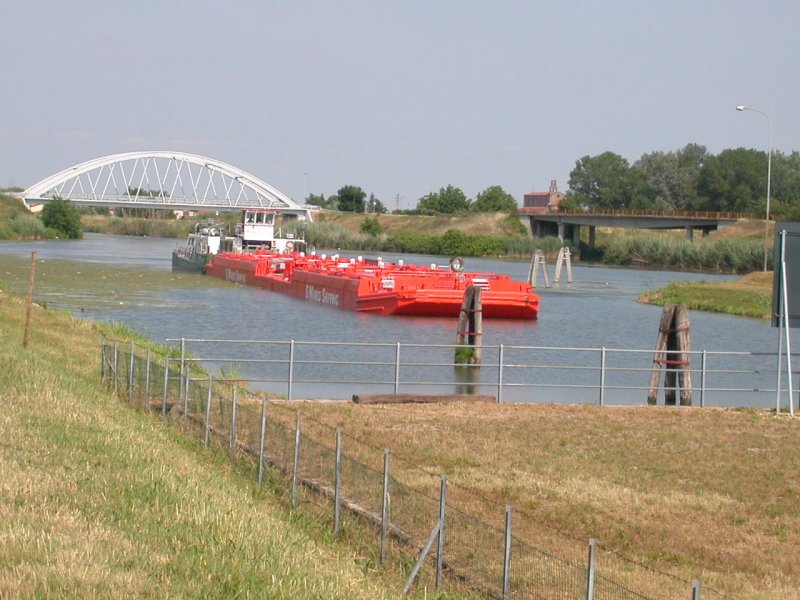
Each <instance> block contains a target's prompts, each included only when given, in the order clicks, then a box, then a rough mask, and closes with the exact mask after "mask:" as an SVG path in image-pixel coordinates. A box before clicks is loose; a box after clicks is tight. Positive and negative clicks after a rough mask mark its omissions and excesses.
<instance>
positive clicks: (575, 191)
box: [568, 152, 633, 208]
mask: <svg viewBox="0 0 800 600" xmlns="http://www.w3.org/2000/svg"><path fill="white" fill-rule="evenodd" d="M631 187H632V186H631V174H630V166H629V165H628V161H627V160H626V159H625V158H623V157H622V156H620V155H619V154H615V153H613V152H604V153H603V154H598V155H597V156H584V157H583V158H581V159H580V160H578V161H577V162H576V163H575V168H574V169H573V170H572V172H570V174H569V192H568V194H569V195H570V196H572V197H573V198H574V200H575V201H576V202H577V203H578V204H580V205H587V206H589V207H590V208H628V207H629V206H630V205H631V197H632V195H633V193H632V192H633V190H632V189H631Z"/></svg>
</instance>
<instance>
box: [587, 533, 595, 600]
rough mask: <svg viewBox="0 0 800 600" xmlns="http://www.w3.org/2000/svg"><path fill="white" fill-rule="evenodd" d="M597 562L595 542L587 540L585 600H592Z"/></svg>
mask: <svg viewBox="0 0 800 600" xmlns="http://www.w3.org/2000/svg"><path fill="white" fill-rule="evenodd" d="M596 562H597V540H596V539H595V538H589V565H588V568H587V569H586V600H594V576H595V566H596Z"/></svg>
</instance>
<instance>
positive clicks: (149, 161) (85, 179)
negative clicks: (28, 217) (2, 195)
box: [22, 151, 311, 220]
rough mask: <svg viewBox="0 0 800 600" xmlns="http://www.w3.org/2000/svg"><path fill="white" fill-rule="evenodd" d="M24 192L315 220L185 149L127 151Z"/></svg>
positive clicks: (86, 201) (40, 199) (31, 197)
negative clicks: (268, 210) (255, 211)
mask: <svg viewBox="0 0 800 600" xmlns="http://www.w3.org/2000/svg"><path fill="white" fill-rule="evenodd" d="M22 196H23V198H24V200H25V202H26V203H27V204H28V206H31V205H34V204H43V203H46V202H49V201H50V200H52V199H53V198H56V197H58V198H63V199H66V200H70V201H71V202H73V203H75V204H76V205H83V206H126V207H135V208H169V209H178V210H223V211H224V210H239V209H242V208H252V207H255V208H271V209H276V210H280V211H281V212H284V213H294V214H296V215H297V216H298V217H301V218H306V219H308V220H311V214H310V211H309V210H308V209H306V208H304V207H302V206H301V205H299V204H298V203H297V202H295V201H294V200H292V199H291V198H289V196H287V195H286V194H284V193H282V192H281V191H279V190H277V189H276V188H274V187H272V186H271V185H269V184H268V183H266V182H265V181H262V180H261V179H259V178H257V177H255V176H254V175H251V174H250V173H247V172H246V171H242V170H241V169H238V168H236V167H234V166H232V165H229V164H226V163H223V162H220V161H218V160H214V159H212V158H208V157H206V156H200V155H197V154H186V153H184V152H163V151H145V152H125V153H122V154H112V155H110V156H103V157H100V158H95V159H93V160H88V161H86V162H83V163H80V164H78V165H75V166H72V167H69V168H68V169H64V170H63V171H60V172H58V173H55V174H54V175H51V176H50V177H47V178H45V179H42V180H41V181H40V182H38V183H36V184H34V185H32V186H31V187H29V188H28V189H26V190H25V191H24V192H23V193H22Z"/></svg>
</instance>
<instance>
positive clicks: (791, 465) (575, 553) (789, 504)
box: [273, 402, 800, 598]
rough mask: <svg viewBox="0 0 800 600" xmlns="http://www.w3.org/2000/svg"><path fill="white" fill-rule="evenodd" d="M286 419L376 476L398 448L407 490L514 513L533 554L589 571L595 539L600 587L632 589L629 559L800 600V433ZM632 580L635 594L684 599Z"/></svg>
mask: <svg viewBox="0 0 800 600" xmlns="http://www.w3.org/2000/svg"><path fill="white" fill-rule="evenodd" d="M292 406H293V407H294V406H298V407H300V408H301V410H302V411H303V414H304V423H306V428H308V430H309V431H311V430H313V428H314V427H316V428H317V429H318V432H317V433H314V435H322V436H327V437H330V433H329V432H326V431H325V428H324V427H322V426H321V425H320V424H323V423H324V424H327V425H330V426H331V427H335V426H342V427H343V428H344V431H345V432H346V433H347V434H349V437H348V441H347V442H346V448H345V452H347V453H349V454H356V455H358V456H359V458H360V460H361V461H362V462H365V463H368V464H372V466H374V467H375V468H378V469H379V468H380V461H381V459H382V454H381V449H382V448H383V447H389V448H391V451H392V454H393V456H394V457H395V462H394V463H393V464H395V475H396V476H397V477H398V478H400V479H401V480H403V481H404V482H406V483H408V484H411V485H418V486H421V487H424V486H428V487H429V489H430V486H431V481H432V480H433V479H435V478H434V477H433V476H435V474H438V473H446V474H447V475H448V479H449V481H450V482H451V488H450V490H449V491H448V500H449V501H450V502H452V503H455V504H454V505H455V506H459V508H460V509H461V510H467V511H469V512H472V513H475V514H478V515H480V516H481V518H482V519H483V520H484V521H486V522H488V523H491V524H494V525H495V526H497V527H498V528H500V527H501V522H502V514H503V506H504V505H505V504H506V503H510V504H512V505H513V506H514V507H515V510H516V511H517V513H516V516H515V518H514V523H515V527H516V530H515V533H516V535H518V536H520V537H521V539H523V540H525V541H528V542H529V543H532V544H535V545H537V546H539V547H543V548H545V549H548V550H550V551H552V552H555V553H557V554H559V555H562V556H566V557H571V558H573V559H574V560H577V561H583V560H584V556H585V544H586V540H587V539H588V538H589V537H590V536H594V537H597V538H599V540H600V543H601V545H602V547H603V548H604V549H605V552H604V553H603V554H602V555H601V558H600V561H601V565H602V566H603V567H605V568H606V569H610V573H611V575H609V574H608V573H609V571H608V570H606V576H611V577H618V578H620V579H622V580H628V579H629V575H630V573H629V572H630V571H631V565H630V563H625V562H624V561H623V562H620V561H618V560H615V558H614V557H615V556H616V555H618V554H621V555H624V556H626V557H630V558H632V559H634V560H635V561H637V562H640V563H643V564H645V565H647V566H649V567H651V568H653V569H657V570H659V571H664V572H668V573H671V574H674V575H676V576H679V577H681V578H683V579H685V580H687V581H690V580H692V579H693V578H698V577H699V578H700V579H701V580H702V581H703V583H704V584H705V585H706V586H710V587H712V588H714V589H716V590H719V591H721V592H724V593H726V594H729V595H730V596H731V597H736V598H800V592H798V590H800V571H798V570H797V569H796V565H795V562H796V559H795V556H794V549H795V548H796V547H797V545H798V544H800V515H798V511H797V510H796V500H797V498H798V497H800V457H798V454H797V452H796V445H797V439H798V433H799V430H798V428H799V427H800V423H798V420H797V419H791V418H789V417H787V416H785V415H783V416H777V417H776V416H775V415H773V414H771V413H770V412H766V411H756V410H720V409H696V408H695V409H691V408H690V409H686V408H673V407H669V408H667V407H634V408H623V407H614V408H600V407H591V406H558V405H489V406H486V405H481V406H477V405H472V404H444V405H383V406H382V405H373V406H364V405H355V404H339V403H311V402H308V403H301V404H295V405H292ZM283 412H286V411H278V410H276V411H273V415H278V414H281V413H283ZM314 422H316V425H315V424H314ZM353 438H357V439H358V440H359V441H358V442H356V441H355V440H354V439H353ZM400 458H402V459H405V460H407V461H410V462H413V463H415V464H418V465H421V466H422V467H423V468H424V469H426V470H427V471H428V472H429V473H425V472H422V471H419V470H410V469H407V468H406V467H404V466H403V465H404V462H403V461H400V460H398V459H400ZM398 470H402V471H403V473H402V474H398V472H397V471H398ZM433 489H435V488H433ZM634 571H636V573H637V574H635V575H634V576H633V577H634V580H635V584H632V587H633V589H636V590H637V591H641V592H643V593H648V594H653V597H683V596H686V597H688V595H689V594H688V591H687V589H686V586H684V585H683V584H679V583H676V582H675V581H674V580H672V579H670V578H668V577H663V576H660V575H657V574H653V573H649V572H647V571H645V572H644V576H642V574H641V572H639V571H637V570H636V569H634ZM672 594H674V595H672ZM709 594H710V593H709ZM709 594H706V593H704V597H711V598H714V597H717V596H714V595H709Z"/></svg>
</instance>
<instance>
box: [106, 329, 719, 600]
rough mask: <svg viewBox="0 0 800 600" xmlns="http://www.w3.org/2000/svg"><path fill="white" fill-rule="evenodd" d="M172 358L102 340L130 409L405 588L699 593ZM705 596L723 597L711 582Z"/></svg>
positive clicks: (625, 596) (505, 594) (692, 585)
mask: <svg viewBox="0 0 800 600" xmlns="http://www.w3.org/2000/svg"><path fill="white" fill-rule="evenodd" d="M180 356H181V355H180V353H178V352H175V353H173V354H172V355H170V354H159V353H156V352H154V351H152V350H150V349H145V348H141V347H137V346H136V345H135V344H134V343H133V342H119V341H109V340H104V341H103V344H102V357H101V376H102V379H103V381H104V382H106V384H107V385H109V387H110V388H112V389H113V390H114V392H115V393H116V394H117V395H118V396H119V397H121V398H124V399H126V400H127V401H128V402H129V403H130V404H131V405H132V406H134V407H138V408H141V409H143V410H145V411H149V412H152V413H154V414H156V415H158V416H159V417H160V418H162V419H164V420H165V421H168V422H170V423H174V424H177V425H179V426H180V427H181V428H182V429H183V430H184V431H185V432H187V433H188V434H190V435H193V436H195V437H196V438H198V439H201V440H203V443H204V444H205V445H206V446H207V447H212V446H213V447H216V448H221V449H223V450H225V451H226V452H229V453H230V455H231V457H232V458H233V459H235V460H239V461H244V462H245V463H246V464H250V465H251V466H252V469H253V473H254V477H257V478H258V481H259V483H263V482H264V480H265V479H266V478H267V477H269V478H270V481H272V482H273V483H275V484H276V485H277V486H278V489H280V490H283V493H285V495H286V498H287V502H290V503H291V507H292V509H293V510H310V511H311V512H312V513H313V514H315V515H317V516H319V515H322V516H323V517H325V515H327V518H329V519H330V524H331V527H332V529H333V532H334V534H340V533H341V532H342V531H343V530H345V529H346V530H347V533H348V535H351V536H352V535H360V536H361V540H360V542H361V543H364V544H373V551H374V554H375V556H377V557H379V559H378V561H379V562H380V564H381V565H384V564H386V563H387V562H389V561H393V560H394V561H400V562H401V563H402V564H403V565H407V566H409V565H411V563H412V562H413V567H411V568H410V570H409V569H405V570H404V577H405V578H406V584H405V588H404V592H406V591H408V590H410V589H412V588H413V587H414V586H417V587H424V588H425V589H426V590H427V589H428V588H432V589H452V590H457V591H461V592H463V593H464V594H465V597H486V598H502V599H504V600H505V599H540V598H541V599H551V598H552V599H565V600H566V599H576V600H577V599H589V600H591V599H597V600H618V599H619V600H635V599H646V598H651V599H655V598H680V597H685V598H687V599H688V598H692V599H693V600H694V599H697V600H699V598H700V597H701V586H700V583H699V581H697V580H695V581H686V580H683V579H681V578H678V577H675V576H673V575H670V574H667V573H662V572H659V571H656V570H653V569H650V568H648V567H646V566H644V565H641V564H639V563H637V562H635V561H632V560H629V559H626V558H624V557H621V556H619V555H618V554H616V553H613V552H607V551H604V550H603V549H602V548H601V547H600V546H599V545H598V543H597V541H596V540H594V539H592V540H589V544H588V546H587V545H586V544H585V543H581V542H579V541H575V543H574V544H573V549H572V551H571V554H572V555H571V556H559V555H557V554H556V553H554V552H550V551H548V550H547V549H546V548H544V547H542V545H540V544H536V545H534V544H533V543H531V540H530V539H522V537H523V536H522V535H518V534H516V533H515V531H518V530H519V531H525V532H529V531H531V528H530V527H524V528H522V527H519V526H518V525H517V524H516V523H515V521H517V520H519V519H529V518H530V517H528V516H527V515H525V514H524V513H523V512H521V511H519V512H517V511H512V509H511V507H510V506H508V507H505V508H503V507H496V510H495V511H494V512H495V513H496V514H497V522H496V523H487V522H485V520H484V519H483V518H479V517H478V516H476V515H474V514H471V513H470V512H468V511H467V510H466V509H464V508H463V503H462V502H460V500H459V498H461V497H463V494H464V493H467V494H469V493H470V491H469V490H465V489H461V488H459V487H458V486H454V485H453V484H450V483H449V482H448V481H447V478H446V476H445V475H436V474H433V473H429V472H426V471H425V470H423V469H420V468H419V467H417V466H415V465H413V464H412V463H409V462H408V461H402V460H399V459H394V458H393V457H391V455H390V452H389V450H388V449H384V450H381V449H377V448H373V449H371V450H372V452H371V455H369V450H370V449H369V448H367V452H368V453H367V454H363V453H362V452H361V451H359V452H358V454H359V456H358V457H356V456H354V455H351V454H349V453H348V452H346V450H347V448H348V447H350V446H353V447H355V446H356V445H357V444H358V443H359V442H358V441H357V440H355V439H354V438H350V437H348V436H346V435H345V434H344V433H343V431H342V430H341V429H335V428H331V427H329V426H327V425H325V424H322V423H320V422H316V421H313V420H309V422H307V423H306V422H304V419H303V415H302V414H301V412H300V411H299V410H295V409H294V408H293V407H291V406H287V405H286V404H285V403H275V402H272V401H270V400H268V399H267V396H266V394H263V393H262V394H258V393H256V394H253V393H250V392H249V391H248V390H247V387H246V386H245V385H244V382H242V381H241V380H237V379H222V378H214V377H212V376H209V375H208V374H207V373H205V372H203V371H202V370H200V369H199V368H198V366H197V365H196V364H194V365H192V364H190V363H189V362H187V361H185V360H183V361H182V360H181V359H180ZM185 358H186V357H185V356H184V359H185ZM362 456H369V458H368V460H367V461H366V462H370V463H372V464H369V465H368V464H365V460H364V459H363V458H361V457H362ZM381 463H382V464H381ZM376 465H377V466H376ZM451 492H452V493H451ZM490 512H491V511H490ZM354 532H355V533H354ZM542 539H545V538H544V537H543V538H542ZM702 596H703V597H704V598H711V599H718V598H726V597H727V596H725V595H723V594H722V593H720V592H718V591H715V590H713V589H711V588H708V587H703V588H702Z"/></svg>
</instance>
